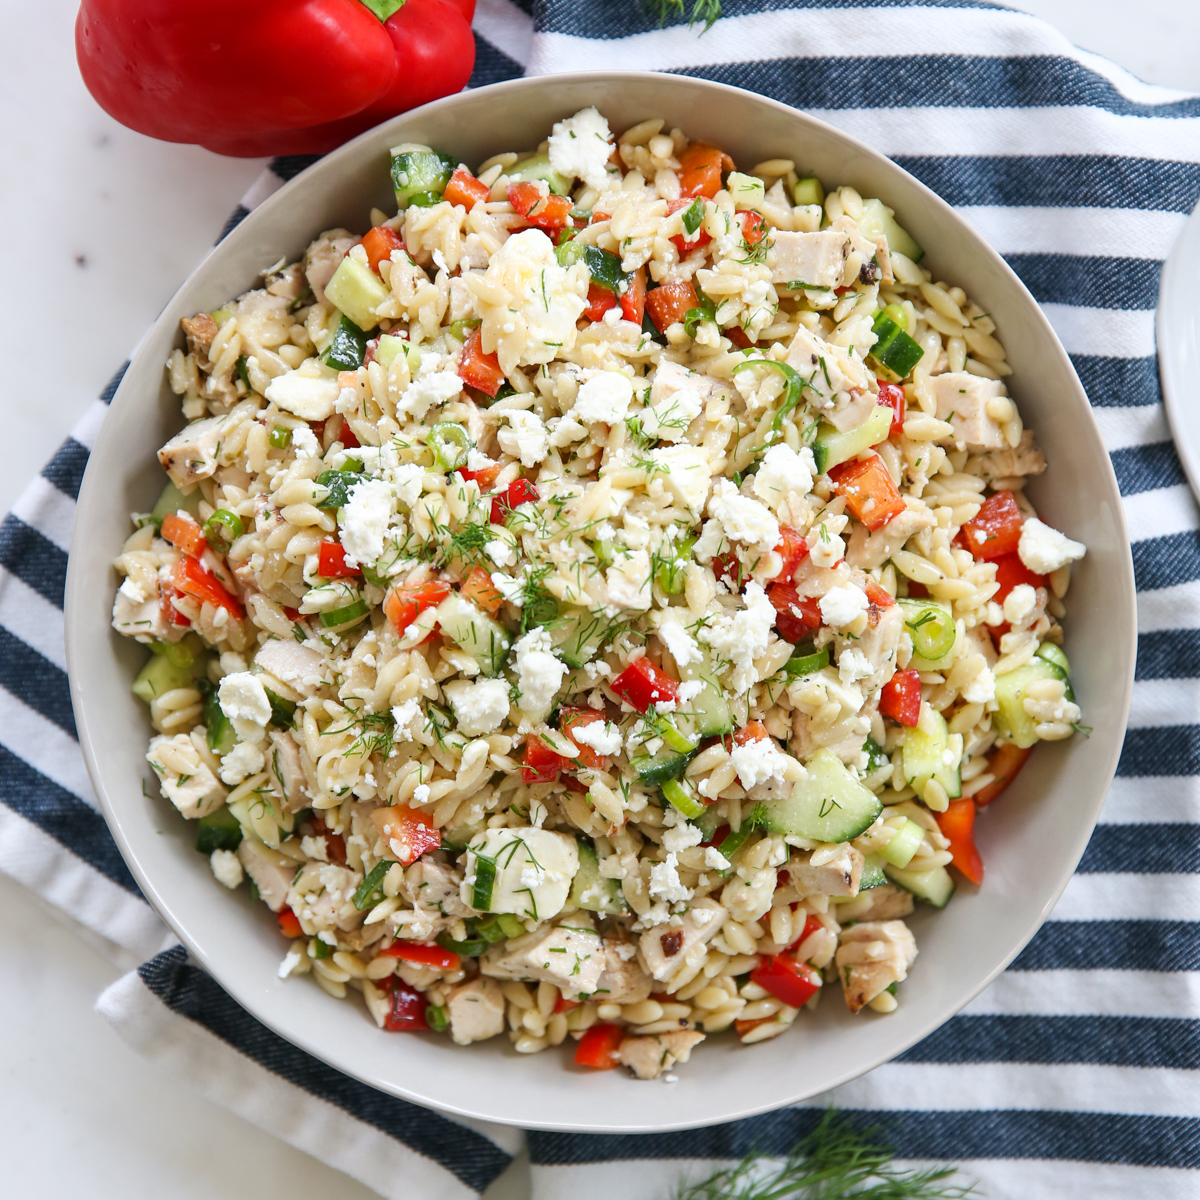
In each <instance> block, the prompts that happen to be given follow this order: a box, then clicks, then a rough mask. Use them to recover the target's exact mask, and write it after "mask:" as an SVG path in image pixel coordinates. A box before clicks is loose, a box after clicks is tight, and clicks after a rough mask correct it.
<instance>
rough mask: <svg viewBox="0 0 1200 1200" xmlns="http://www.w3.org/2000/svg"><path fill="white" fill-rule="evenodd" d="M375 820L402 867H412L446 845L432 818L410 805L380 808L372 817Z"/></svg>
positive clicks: (388, 846) (381, 835)
mask: <svg viewBox="0 0 1200 1200" xmlns="http://www.w3.org/2000/svg"><path fill="white" fill-rule="evenodd" d="M371 820H372V821H374V822H375V828H376V829H378V830H379V836H380V837H382V838H383V841H384V845H386V846H387V848H388V850H389V851H390V852H391V853H392V854H394V855H395V856H396V861H397V862H399V863H400V864H401V865H402V866H405V867H408V866H411V865H412V864H413V863H415V862H416V861H417V859H418V858H420V857H421V855H422V854H424V853H425V852H426V851H428V850H436V849H437V848H438V847H439V846H440V845H441V844H442V835H441V833H440V832H439V831H438V830H437V828H435V826H434V825H432V824H431V823H430V820H429V817H428V816H427V815H426V814H425V813H423V812H418V811H417V810H416V809H415V808H409V807H408V805H407V804H393V805H392V806H391V807H390V808H377V809H375V810H374V811H373V812H372V813H371Z"/></svg>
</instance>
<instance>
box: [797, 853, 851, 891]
mask: <svg viewBox="0 0 1200 1200" xmlns="http://www.w3.org/2000/svg"><path fill="white" fill-rule="evenodd" d="M813 853H814V852H813V851H810V850H802V851H801V850H798V851H794V852H793V854H792V857H791V858H790V859H789V860H788V864H787V872H788V876H789V878H790V880H791V883H792V886H793V887H795V889H796V893H797V895H800V896H854V895H857V893H858V881H859V879H860V878H861V877H862V869H863V856H862V854H861V853H860V852H859V851H858V850H857V849H856V848H855V847H854V846H852V845H850V843H849V842H846V843H844V844H843V845H842V846H840V847H839V848H838V852H837V856H836V857H834V858H832V859H830V860H829V861H828V862H825V863H822V864H821V865H820V866H819V867H814V866H813V865H812V863H811V861H810V860H811V859H812V856H813Z"/></svg>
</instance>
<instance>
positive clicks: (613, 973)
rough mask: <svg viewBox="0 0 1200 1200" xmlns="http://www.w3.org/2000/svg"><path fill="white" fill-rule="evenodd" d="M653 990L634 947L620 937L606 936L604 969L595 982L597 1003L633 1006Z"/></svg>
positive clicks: (652, 985) (652, 984)
mask: <svg viewBox="0 0 1200 1200" xmlns="http://www.w3.org/2000/svg"><path fill="white" fill-rule="evenodd" d="M625 955H628V957H625ZM653 990H654V983H653V981H652V980H651V978H650V976H649V975H647V974H646V972H645V971H643V970H642V967H641V964H640V963H639V962H638V960H637V953H636V947H635V946H634V944H633V943H632V942H626V941H623V940H622V939H620V938H614V937H606V938H605V939H604V970H603V971H602V972H601V975H600V979H599V980H598V981H597V983H596V992H595V996H596V1001H597V1003H599V1004H637V1003H639V1002H640V1001H642V1000H645V999H647V998H648V997H649V995H650V993H651V992H652V991H653Z"/></svg>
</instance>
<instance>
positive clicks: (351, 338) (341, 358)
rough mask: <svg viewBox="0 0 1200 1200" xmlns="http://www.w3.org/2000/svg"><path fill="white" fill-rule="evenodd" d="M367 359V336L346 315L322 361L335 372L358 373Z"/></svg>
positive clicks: (339, 322)
mask: <svg viewBox="0 0 1200 1200" xmlns="http://www.w3.org/2000/svg"><path fill="white" fill-rule="evenodd" d="M366 357H367V335H366V334H365V333H364V332H363V330H361V329H359V327H358V325H357V324H355V322H353V321H351V320H350V318H349V317H347V316H346V315H345V314H344V313H343V314H342V317H341V319H340V320H339V321H338V323H337V328H336V329H335V330H334V331H333V341H331V342H330V343H329V345H328V346H326V347H325V353H324V354H322V355H321V361H322V362H323V363H324V364H325V365H326V366H327V367H332V368H333V369H334V370H335V371H357V370H358V368H359V367H361V366H362V365H363V362H364V361H365V359H366Z"/></svg>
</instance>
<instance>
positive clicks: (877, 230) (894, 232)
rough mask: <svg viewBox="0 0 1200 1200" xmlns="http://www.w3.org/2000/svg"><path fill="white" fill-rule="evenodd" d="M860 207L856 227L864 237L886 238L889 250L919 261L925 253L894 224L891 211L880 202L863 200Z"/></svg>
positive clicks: (894, 218)
mask: <svg viewBox="0 0 1200 1200" xmlns="http://www.w3.org/2000/svg"><path fill="white" fill-rule="evenodd" d="M797 203H799V201H797ZM862 207H863V214H862V216H861V217H859V219H858V227H859V229H860V230H862V232H863V234H864V235H865V236H866V237H869V238H870V239H871V240H872V241H874V240H875V239H876V238H879V237H882V238H886V239H887V244H888V249H889V250H897V251H899V252H900V253H901V254H903V255H904V257H905V258H911V259H912V260H913V262H920V261H921V259H922V258H923V257H924V255H925V251H924V250H922V249H921V247H920V246H918V245H917V243H916V242H915V241H914V240H913V237H912V235H911V234H910V233H908V232H907V231H906V230H904V229H901V228H900V226H899V225H897V224H896V214H895V212H894V211H893V210H892V209H890V208H888V206H887V205H886V204H884V202H883V201H882V200H864V201H863V205H862Z"/></svg>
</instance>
